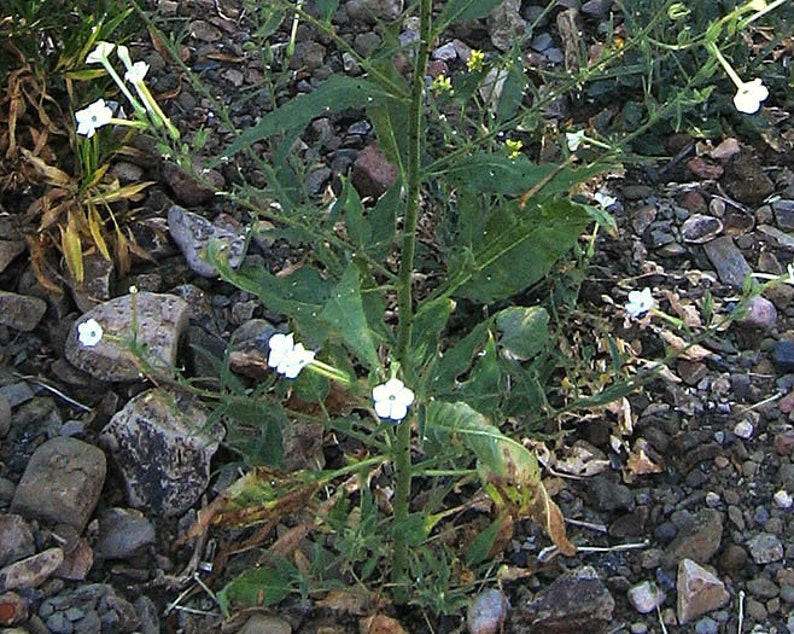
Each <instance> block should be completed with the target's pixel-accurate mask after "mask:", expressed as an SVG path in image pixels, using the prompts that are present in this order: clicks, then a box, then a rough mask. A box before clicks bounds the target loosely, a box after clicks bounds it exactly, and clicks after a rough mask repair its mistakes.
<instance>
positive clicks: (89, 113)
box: [74, 99, 113, 139]
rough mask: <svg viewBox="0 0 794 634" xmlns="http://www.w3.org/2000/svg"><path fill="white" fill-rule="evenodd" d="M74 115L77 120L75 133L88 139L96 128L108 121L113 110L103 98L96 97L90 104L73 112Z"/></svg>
mask: <svg viewBox="0 0 794 634" xmlns="http://www.w3.org/2000/svg"><path fill="white" fill-rule="evenodd" d="M74 117H75V119H76V120H77V134H81V135H83V136H84V137H88V138H89V139H90V138H91V137H92V136H94V133H95V132H96V131H97V129H98V128H101V127H102V126H103V125H107V124H108V123H110V120H111V119H112V118H113V111H112V110H111V109H110V108H109V107H108V105H107V104H106V103H105V100H104V99H97V100H96V101H95V102H94V103H92V104H91V105H90V106H87V107H86V108H83V109H82V110H78V111H77V112H75V113H74Z"/></svg>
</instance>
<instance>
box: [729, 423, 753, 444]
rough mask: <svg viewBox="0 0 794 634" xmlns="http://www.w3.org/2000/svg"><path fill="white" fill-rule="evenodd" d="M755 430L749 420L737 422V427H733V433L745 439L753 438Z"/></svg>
mask: <svg viewBox="0 0 794 634" xmlns="http://www.w3.org/2000/svg"><path fill="white" fill-rule="evenodd" d="M753 431H755V430H754V429H753V424H752V423H751V422H750V421H748V420H743V421H740V422H738V423H736V427H734V428H733V433H734V434H736V435H737V436H738V437H739V438H742V439H744V440H747V439H749V438H752V436H753Z"/></svg>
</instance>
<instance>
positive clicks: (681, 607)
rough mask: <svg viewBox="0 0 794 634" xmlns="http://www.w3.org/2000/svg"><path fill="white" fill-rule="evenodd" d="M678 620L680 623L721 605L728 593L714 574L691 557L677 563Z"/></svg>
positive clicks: (726, 599)
mask: <svg viewBox="0 0 794 634" xmlns="http://www.w3.org/2000/svg"><path fill="white" fill-rule="evenodd" d="M676 591H677V592H678V622H679V623H681V624H682V625H683V624H685V623H689V622H690V621H692V620H694V619H696V618H698V617H699V616H703V615H704V614H708V613H709V612H711V611H713V610H716V609H718V608H721V607H723V606H724V605H726V604H727V603H728V601H730V595H729V594H728V591H727V590H726V589H725V584H724V583H722V581H720V580H719V579H718V578H717V577H716V576H715V575H714V574H712V573H711V572H709V571H708V570H706V569H705V568H703V567H702V566H700V565H698V564H697V563H695V562H694V561H692V560H691V559H682V560H681V562H680V563H679V564H678V579H677V582H676Z"/></svg>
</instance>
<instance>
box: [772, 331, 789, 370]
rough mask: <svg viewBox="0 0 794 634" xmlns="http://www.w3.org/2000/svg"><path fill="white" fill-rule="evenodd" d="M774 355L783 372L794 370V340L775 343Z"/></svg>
mask: <svg viewBox="0 0 794 634" xmlns="http://www.w3.org/2000/svg"><path fill="white" fill-rule="evenodd" d="M774 357H775V363H776V364H777V367H778V369H779V370H780V371H781V372H794V341H786V340H785V339H782V340H780V341H778V342H777V343H776V344H775V349H774Z"/></svg>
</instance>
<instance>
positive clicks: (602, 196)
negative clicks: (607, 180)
mask: <svg viewBox="0 0 794 634" xmlns="http://www.w3.org/2000/svg"><path fill="white" fill-rule="evenodd" d="M593 200H595V201H596V202H597V203H598V204H599V206H601V207H603V208H604V209H608V208H609V207H611V206H612V205H614V204H615V203H616V202H618V199H617V198H615V197H614V196H610V195H609V194H608V193H606V192H604V191H597V192H596V193H595V194H593Z"/></svg>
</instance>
